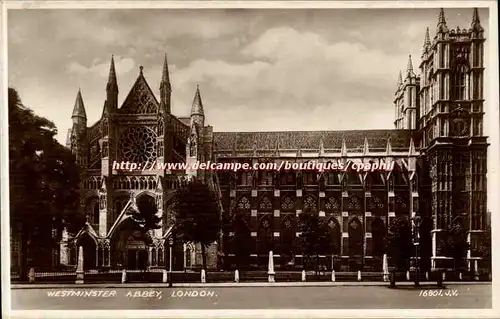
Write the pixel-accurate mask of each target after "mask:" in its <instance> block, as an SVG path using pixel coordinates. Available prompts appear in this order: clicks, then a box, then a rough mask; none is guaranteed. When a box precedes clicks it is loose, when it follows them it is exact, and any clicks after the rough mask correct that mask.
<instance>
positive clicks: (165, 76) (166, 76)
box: [161, 53, 170, 86]
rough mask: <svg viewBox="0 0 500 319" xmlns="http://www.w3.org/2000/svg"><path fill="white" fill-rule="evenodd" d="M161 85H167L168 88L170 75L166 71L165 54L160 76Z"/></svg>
mask: <svg viewBox="0 0 500 319" xmlns="http://www.w3.org/2000/svg"><path fill="white" fill-rule="evenodd" d="M161 83H162V84H163V83H165V84H168V85H169V86H170V74H169V71H168V62H167V54H166V53H165V61H164V62H163V74H162V76H161Z"/></svg>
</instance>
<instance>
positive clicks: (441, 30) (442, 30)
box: [436, 8, 449, 39]
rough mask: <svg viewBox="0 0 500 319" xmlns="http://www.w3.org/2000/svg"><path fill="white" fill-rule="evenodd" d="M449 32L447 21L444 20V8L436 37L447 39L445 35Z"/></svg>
mask: <svg viewBox="0 0 500 319" xmlns="http://www.w3.org/2000/svg"><path fill="white" fill-rule="evenodd" d="M448 32H449V30H448V26H447V25H446V19H445V18H444V10H443V8H441V9H440V10H439V17H438V24H437V30H436V37H438V39H443V38H444V37H445V34H447V33H448Z"/></svg>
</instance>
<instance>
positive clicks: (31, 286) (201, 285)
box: [11, 281, 491, 289]
mask: <svg viewBox="0 0 500 319" xmlns="http://www.w3.org/2000/svg"><path fill="white" fill-rule="evenodd" d="M396 285H397V286H404V287H407V286H414V283H413V281H401V282H396ZM443 285H445V286H446V285H491V282H483V281H445V282H443ZM335 286H382V287H384V286H389V282H382V281H335V282H331V281H320V282H314V281H311V282H307V281H305V282H272V283H271V282H221V283H214V282H212V283H211V282H208V283H201V282H200V283H173V285H172V287H173V288H208V287H213V288H216V287H335ZM420 286H421V287H423V288H425V287H437V284H436V282H432V281H430V282H427V281H424V282H421V283H420ZM172 287H169V285H168V283H92V284H89V283H83V284H74V283H72V284H57V283H56V284H46V283H43V284H37V283H33V284H12V285H11V289H65V288H72V289H77V288H172Z"/></svg>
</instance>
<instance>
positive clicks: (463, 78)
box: [452, 63, 468, 100]
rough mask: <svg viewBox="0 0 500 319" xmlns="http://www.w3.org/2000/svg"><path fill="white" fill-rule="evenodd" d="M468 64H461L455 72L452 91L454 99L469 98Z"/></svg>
mask: <svg viewBox="0 0 500 319" xmlns="http://www.w3.org/2000/svg"><path fill="white" fill-rule="evenodd" d="M467 78H468V77H467V66H466V65H465V64H463V63H462V64H459V65H457V66H456V67H455V70H454V72H453V80H452V81H453V83H452V92H453V99H454V100H465V99H467Z"/></svg>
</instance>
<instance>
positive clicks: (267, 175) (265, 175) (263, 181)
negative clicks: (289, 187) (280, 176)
mask: <svg viewBox="0 0 500 319" xmlns="http://www.w3.org/2000/svg"><path fill="white" fill-rule="evenodd" d="M262 164H264V163H262ZM266 164H268V162H266ZM259 176H260V178H259V184H260V185H274V172H273V171H271V170H267V169H263V170H260V171H259Z"/></svg>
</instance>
